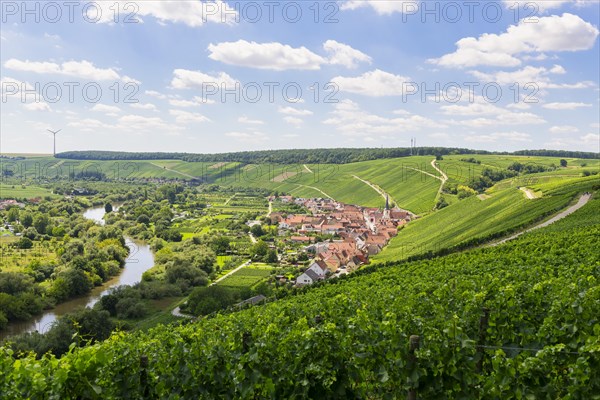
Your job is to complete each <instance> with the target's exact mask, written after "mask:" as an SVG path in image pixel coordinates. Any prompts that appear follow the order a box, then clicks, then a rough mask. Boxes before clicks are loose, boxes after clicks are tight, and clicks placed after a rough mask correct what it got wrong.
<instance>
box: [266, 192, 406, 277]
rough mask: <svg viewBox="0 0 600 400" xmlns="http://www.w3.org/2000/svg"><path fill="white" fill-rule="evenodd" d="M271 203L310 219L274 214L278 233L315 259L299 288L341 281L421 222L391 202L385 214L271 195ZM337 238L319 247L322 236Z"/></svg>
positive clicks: (325, 201)
mask: <svg viewBox="0 0 600 400" xmlns="http://www.w3.org/2000/svg"><path fill="white" fill-rule="evenodd" d="M268 200H269V201H270V202H274V201H280V202H282V203H294V204H296V205H299V206H303V207H304V208H306V209H308V210H309V211H310V212H311V214H303V215H299V214H285V213H282V212H271V213H270V214H269V217H270V218H271V221H273V222H276V223H278V234H279V236H280V237H286V240H288V241H289V242H290V243H293V244H302V245H303V248H302V250H303V251H304V252H306V253H307V254H310V255H311V256H312V260H313V261H312V262H310V264H309V267H308V269H306V271H304V273H302V274H301V275H300V276H298V277H297V278H296V286H305V285H311V284H313V283H314V282H317V281H320V280H324V279H327V278H329V277H337V276H340V275H344V274H347V273H349V272H352V271H355V270H356V269H358V268H359V267H360V266H361V265H365V264H368V263H369V257H370V256H373V255H375V254H378V253H379V252H380V251H381V250H382V249H383V248H384V247H385V246H386V245H387V243H388V242H389V241H390V240H391V239H392V238H393V237H394V236H396V235H397V234H398V229H399V228H400V227H402V226H403V225H404V224H406V223H408V222H409V221H411V220H412V219H414V218H416V216H415V215H414V214H412V213H411V212H409V211H406V210H402V209H400V208H397V207H393V208H392V207H390V203H389V198H387V197H386V204H385V207H384V209H383V210H382V209H381V208H369V207H360V206H356V205H350V204H344V203H340V202H337V201H335V200H332V199H326V198H311V199H305V198H294V197H292V196H279V197H275V196H272V197H270V198H269V199H268ZM322 235H331V237H332V239H330V240H327V241H320V242H318V241H317V240H316V239H317V236H322Z"/></svg>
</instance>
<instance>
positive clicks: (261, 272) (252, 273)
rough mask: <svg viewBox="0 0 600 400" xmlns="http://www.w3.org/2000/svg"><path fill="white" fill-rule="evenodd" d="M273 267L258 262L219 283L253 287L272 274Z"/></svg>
mask: <svg viewBox="0 0 600 400" xmlns="http://www.w3.org/2000/svg"><path fill="white" fill-rule="evenodd" d="M272 270H273V267H271V266H269V265H267V264H260V263H256V264H253V265H249V266H246V267H244V268H242V269H240V270H239V271H237V272H236V273H234V274H232V275H231V276H228V277H227V278H225V279H223V280H222V281H221V282H219V283H218V285H221V286H229V287H252V286H254V285H255V284H257V283H258V282H260V281H262V280H263V279H265V278H266V277H267V276H269V275H270V274H271V271H272Z"/></svg>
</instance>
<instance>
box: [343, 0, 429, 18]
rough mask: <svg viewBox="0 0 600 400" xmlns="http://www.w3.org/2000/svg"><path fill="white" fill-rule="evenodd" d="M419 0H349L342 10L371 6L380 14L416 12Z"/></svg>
mask: <svg viewBox="0 0 600 400" xmlns="http://www.w3.org/2000/svg"><path fill="white" fill-rule="evenodd" d="M418 4H419V2H417V1H402V0H347V1H344V2H343V3H342V5H341V7H340V8H341V9H342V10H356V9H358V8H367V7H370V8H372V9H373V10H375V12H376V13H377V14H379V15H390V14H394V13H414V12H415V11H417V10H418V9H419V5H418Z"/></svg>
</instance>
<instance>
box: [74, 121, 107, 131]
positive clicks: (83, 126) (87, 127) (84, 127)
mask: <svg viewBox="0 0 600 400" xmlns="http://www.w3.org/2000/svg"><path fill="white" fill-rule="evenodd" d="M67 126H68V127H71V128H77V130H79V131H82V132H93V131H94V130H97V129H113V128H114V126H112V125H109V124H105V123H104V122H102V121H99V120H97V119H94V118H84V119H79V120H76V121H73V122H69V123H68V124H67Z"/></svg>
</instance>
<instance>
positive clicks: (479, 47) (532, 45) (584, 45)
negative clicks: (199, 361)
mask: <svg viewBox="0 0 600 400" xmlns="http://www.w3.org/2000/svg"><path fill="white" fill-rule="evenodd" d="M598 33H599V31H598V28H596V27H595V26H593V25H592V24H590V23H589V22H586V21H584V20H583V19H581V17H579V16H577V15H573V14H569V13H564V14H563V15H562V16H557V15H552V16H549V17H542V18H539V19H538V22H537V23H529V22H527V21H525V20H521V21H520V22H519V24H518V25H511V26H510V27H509V28H508V29H507V30H506V32H504V33H502V34H499V35H497V34H489V33H484V34H483V35H481V36H479V37H478V38H474V37H466V38H463V39H460V40H459V41H458V42H456V51H455V52H453V53H449V54H446V55H444V56H442V57H440V58H435V59H430V60H429V62H430V63H433V64H436V65H441V66H444V67H455V68H460V67H474V66H478V65H487V66H500V67H516V66H519V65H521V60H519V59H518V58H517V56H518V55H521V54H526V53H538V52H561V51H579V50H589V49H591V48H592V47H593V46H594V43H595V42H596V38H597V37H598Z"/></svg>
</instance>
